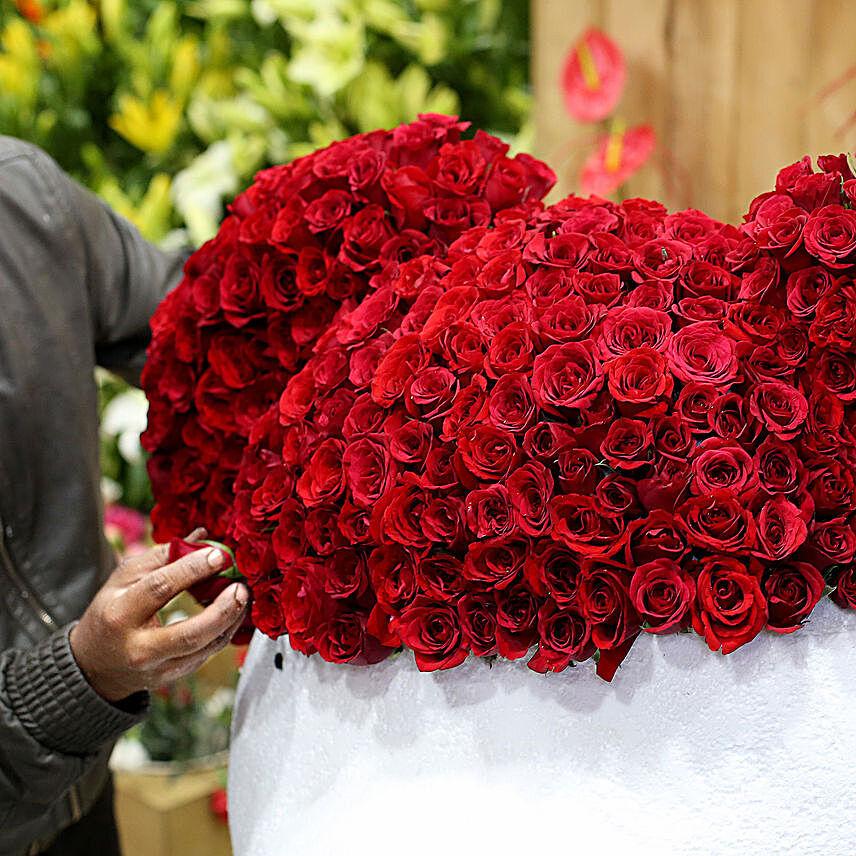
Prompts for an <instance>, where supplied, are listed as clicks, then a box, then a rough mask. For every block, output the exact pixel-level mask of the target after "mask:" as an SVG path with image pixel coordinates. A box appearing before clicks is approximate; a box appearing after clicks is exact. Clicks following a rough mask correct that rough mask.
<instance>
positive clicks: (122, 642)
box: [69, 530, 249, 701]
mask: <svg viewBox="0 0 856 856" xmlns="http://www.w3.org/2000/svg"><path fill="white" fill-rule="evenodd" d="M202 534H203V533H202V531H201V530H197V531H196V532H194V533H192V535H190V536H189V537H188V540H192V539H194V538H198V537H200V536H201V535H202ZM168 556H169V546H168V545H167V544H161V545H159V546H157V547H155V548H154V549H152V550H149V551H148V552H146V553H142V554H141V555H139V556H132V557H130V558H128V559H126V560H125V561H124V562H122V564H120V565H119V567H117V568H116V570H115V571H113V573H112V574H111V575H110V578H109V579H108V580H107V582H106V583H105V584H104V585H103V587H102V588H101V589H100V590H99V591H98V593H97V594H96V595H95V598H94V599H93V601H92V603H91V604H90V605H89V607H88V608H87V610H86V612H84V614H83V616H82V618H81V619H80V621H79V622H78V623H77V624H76V625H75V626H74V628H73V629H72V631H71V635H70V637H69V641H70V643H71V650H72V653H73V654H74V658H75V660H76V661H77V664H78V666H80V669H81V671H82V672H83V674H84V676H85V677H86V679H87V681H89V683H90V685H91V686H92V688H93V689H94V690H95V691H96V692H97V693H98V694H99V695H100V696H102V697H103V698H105V699H107V700H108V701H118V700H120V699H123V698H126V697H127V696H129V695H131V694H132V693H135V692H137V691H138V690H142V689H154V688H155V687H159V686H163V685H165V684H170V683H173V682H174V681H176V680H178V679H179V678H182V677H185V676H186V675H189V674H190V673H191V672H194V671H196V669H198V668H199V667H200V666H201V665H202V664H203V663H204V662H205V660H207V659H208V657H210V656H211V655H212V654H215V653H216V652H217V651H219V650H220V649H221V648H224V647H225V646H226V645H227V644H228V643H229V641H230V640H231V638H232V635H233V634H234V633H235V631H236V630H237V629H238V627H239V625H240V624H241V620H242V619H243V617H244V612H245V610H246V606H247V602H248V600H249V591H248V589H247V587H246V585H245V584H244V583H240V582H236V583H233V584H232V585H230V586H228V588H226V589H224V590H223V591H222V592H220V594H219V595H218V596H217V598H216V599H215V600H214V601H213V603H211V604H210V605H209V606H207V607H206V608H205V609H204V610H203V611H202V612H200V613H199V614H198V615H194V616H193V617H191V618H186V619H184V620H183V621H178V622H176V623H175V624H170V625H168V626H166V627H163V626H162V625H161V623H160V620H159V619H158V615H157V613H158V610H159V609H161V608H162V607H164V606H165V605H166V604H167V603H168V602H169V601H170V600H171V599H172V598H173V597H175V596H176V595H177V594H179V593H180V592H182V591H184V590H185V589H186V588H187V587H188V586H190V585H192V584H193V583H196V582H199V581H200V580H202V579H205V578H206V577H209V576H211V575H212V574H214V573H216V572H217V571H218V570H220V569H221V568H222V567H224V566H225V565H226V564H227V563H228V562H229V558H228V556H226V555H225V554H224V553H223V552H222V551H221V550H218V549H216V548H211V549H208V550H205V549H201V550H196V551H195V552H192V553H189V554H188V555H186V556H183V557H182V558H180V559H178V560H177V561H175V562H171V563H168Z"/></svg>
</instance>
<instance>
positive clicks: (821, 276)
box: [787, 266, 836, 321]
mask: <svg viewBox="0 0 856 856" xmlns="http://www.w3.org/2000/svg"><path fill="white" fill-rule="evenodd" d="M835 281H836V280H835V279H834V278H833V275H832V274H831V273H830V272H829V271H828V270H827V269H826V268H824V267H820V266H814V267H804V268H799V269H798V270H795V271H794V272H793V273H792V274H791V275H790V276H789V277H788V283H787V290H788V300H787V305H788V309H789V310H790V311H791V313H792V314H793V315H794V317H795V318H797V319H799V320H800V321H807V320H810V319H811V318H812V317H813V315H814V310H815V307H816V306H817V301H818V300H819V299H820V297H821V296H822V295H823V294H824V293H826V292H827V291H829V289H830V288H832V286H833V284H834V283H835Z"/></svg>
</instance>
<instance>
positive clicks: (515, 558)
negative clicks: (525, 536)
mask: <svg viewBox="0 0 856 856" xmlns="http://www.w3.org/2000/svg"><path fill="white" fill-rule="evenodd" d="M528 547H529V545H528V542H526V541H525V540H519V539H512V538H489V539H487V540H485V541H475V542H473V543H471V544H470V546H469V550H468V552H467V558H466V559H465V560H464V567H463V574H464V576H465V577H466V578H467V579H468V580H471V581H472V582H474V583H478V584H480V585H484V586H489V587H491V588H496V589H503V588H507V587H508V586H509V585H511V584H512V583H513V582H515V581H516V580H517V579H518V577H519V576H520V573H521V571H522V570H523V562H524V558H525V556H526V552H527V550H528Z"/></svg>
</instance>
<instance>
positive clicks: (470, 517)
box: [465, 484, 516, 538]
mask: <svg viewBox="0 0 856 856" xmlns="http://www.w3.org/2000/svg"><path fill="white" fill-rule="evenodd" d="M465 507H466V514H467V525H468V526H469V528H470V531H471V532H472V533H473V534H474V535H475V536H476V537H477V538H486V537H489V536H496V535H508V534H509V533H511V532H513V531H514V529H515V528H516V524H515V519H514V513H513V511H512V507H511V500H510V498H509V496H508V491H507V490H506V488H505V487H504V486H503V485H501V484H494V485H491V486H490V487H487V488H484V489H482V490H474V491H471V492H470V493H469V494H468V495H467V499H466V503H465Z"/></svg>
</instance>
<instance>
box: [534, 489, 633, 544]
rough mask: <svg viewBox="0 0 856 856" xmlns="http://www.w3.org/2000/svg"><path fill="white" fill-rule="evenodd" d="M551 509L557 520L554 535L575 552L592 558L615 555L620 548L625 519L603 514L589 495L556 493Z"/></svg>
mask: <svg viewBox="0 0 856 856" xmlns="http://www.w3.org/2000/svg"><path fill="white" fill-rule="evenodd" d="M551 508H552V511H553V515H554V520H555V521H556V522H555V523H554V525H553V530H552V533H551V535H552V536H553V537H554V538H556V539H557V540H560V541H562V542H563V543H565V544H567V545H568V547H570V548H571V549H572V550H573V551H574V552H575V553H578V554H579V555H580V556H583V557H589V558H594V557H597V558H603V557H607V556H612V555H614V554H615V553H617V552H618V551H619V550H620V549H621V536H622V534H623V522H622V521H621V520H620V519H619V518H613V517H604V516H603V515H602V514H601V513H600V511H599V510H598V507H597V502H596V500H595V499H594V498H592V497H590V496H580V495H579V494H573V493H570V494H566V495H564V496H555V497H553V500H552V502H551Z"/></svg>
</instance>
